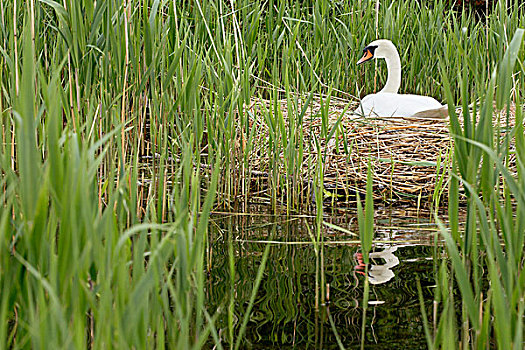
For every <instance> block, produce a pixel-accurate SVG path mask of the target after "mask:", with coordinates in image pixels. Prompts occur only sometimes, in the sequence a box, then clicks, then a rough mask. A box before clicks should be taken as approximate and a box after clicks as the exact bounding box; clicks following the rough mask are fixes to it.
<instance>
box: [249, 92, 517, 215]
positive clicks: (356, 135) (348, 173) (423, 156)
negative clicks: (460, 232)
mask: <svg viewBox="0 0 525 350" xmlns="http://www.w3.org/2000/svg"><path fill="white" fill-rule="evenodd" d="M298 101H299V103H298V104H297V105H295V106H290V105H289V103H288V102H287V101H286V100H280V101H277V103H276V102H275V101H274V102H270V101H267V100H262V99H254V100H252V102H251V104H250V105H249V106H247V108H246V111H247V112H248V113H246V114H247V115H248V117H249V118H250V125H251V127H252V130H255V134H256V136H254V137H255V139H254V140H253V141H252V142H251V145H250V147H252V149H251V152H250V153H249V161H248V163H249V164H250V166H251V169H252V181H251V184H252V186H251V187H252V188H251V190H252V192H253V191H255V192H258V193H260V192H264V191H265V190H267V188H268V187H269V186H271V187H273V188H274V189H275V188H276V187H277V188H278V189H279V188H280V190H281V192H285V195H288V196H294V197H295V198H294V202H298V201H299V202H305V201H306V202H311V201H312V200H313V198H312V193H313V192H312V188H313V187H314V186H313V185H314V183H315V181H316V180H319V179H322V181H323V184H324V190H325V191H324V199H325V201H326V200H330V199H331V200H337V201H341V200H343V201H354V200H355V197H356V195H360V196H362V195H363V194H364V193H365V191H366V179H367V171H368V167H369V165H370V170H371V172H372V176H373V195H374V199H375V201H376V203H377V202H382V203H384V204H392V203H406V204H410V205H414V204H417V205H420V204H421V205H422V206H425V204H428V205H430V204H432V203H434V204H438V203H439V201H441V203H444V202H445V201H446V195H445V194H446V193H447V187H448V186H447V181H448V177H449V169H450V164H451V158H452V150H453V141H452V139H451V137H450V132H449V120H448V118H447V119H421V118H369V117H367V118H364V117H360V116H356V115H354V114H352V111H353V110H354V109H355V108H356V107H357V104H356V103H352V102H348V101H343V100H333V99H332V100H331V101H330V102H329V103H326V102H324V101H322V100H321V99H314V100H312V101H311V102H310V103H309V104H308V107H307V108H305V109H303V106H302V105H301V103H303V104H304V100H303V101H302V102H301V100H298ZM304 110H306V112H305V113H303V112H304ZM301 114H304V115H303V116H301ZM269 115H270V116H271V118H269V117H268V116H269ZM281 117H282V118H281ZM501 117H502V114H501V113H500V114H497V115H495V116H494V125H498V123H499V120H500V118H501ZM510 119H511V120H510V124H511V125H510V126H513V125H514V118H513V113H512V118H510ZM503 120H505V119H503ZM279 121H281V122H280V123H279ZM503 124H504V122H503ZM270 129H272V130H270ZM272 132H273V137H272V138H273V140H270V138H271V136H270V134H271V133H272ZM502 132H504V130H502ZM301 137H302V141H301V140H299V138H301ZM294 138H295V141H294ZM272 145H273V146H272ZM269 147H272V152H269V151H268V148H269ZM275 147H279V148H278V149H280V150H281V152H280V154H279V155H278V156H276V155H274V153H275V152H274V151H273V149H275ZM511 147H513V146H512V145H511ZM319 157H321V158H319ZM276 158H280V159H276ZM320 168H322V176H320V174H321V172H320ZM283 175H284V176H283ZM276 179H280V180H276ZM285 188H286V189H285ZM290 188H292V190H290Z"/></svg>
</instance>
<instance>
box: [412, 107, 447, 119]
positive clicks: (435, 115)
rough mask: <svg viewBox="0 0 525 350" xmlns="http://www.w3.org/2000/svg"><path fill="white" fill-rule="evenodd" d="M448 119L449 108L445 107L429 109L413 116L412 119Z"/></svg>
mask: <svg viewBox="0 0 525 350" xmlns="http://www.w3.org/2000/svg"><path fill="white" fill-rule="evenodd" d="M446 117H448V107H447V106H443V107H439V108H435V109H427V110H425V111H421V112H417V113H416V114H413V115H412V116H411V118H422V119H445V118H446Z"/></svg>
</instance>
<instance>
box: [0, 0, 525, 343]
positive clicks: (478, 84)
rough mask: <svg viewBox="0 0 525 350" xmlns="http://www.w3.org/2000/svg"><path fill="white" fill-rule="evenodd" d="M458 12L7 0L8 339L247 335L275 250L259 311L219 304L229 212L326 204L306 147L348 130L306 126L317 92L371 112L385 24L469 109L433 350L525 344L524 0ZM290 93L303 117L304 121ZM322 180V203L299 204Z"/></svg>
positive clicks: (407, 68)
mask: <svg viewBox="0 0 525 350" xmlns="http://www.w3.org/2000/svg"><path fill="white" fill-rule="evenodd" d="M450 6H451V5H449V4H448V2H446V1H439V0H436V1H393V2H391V1H380V0H377V1H328V0H317V1H315V0H310V1H301V2H297V1H290V0H285V1H274V0H267V1H248V0H239V1H221V0H218V1H202V0H194V1H179V0H169V1H160V0H143V1H135V0H122V1H121V0H97V1H92V0H87V1H75V0H63V1H54V0H39V1H38V0H26V1H22V0H7V1H1V2H0V67H2V68H1V69H0V121H1V130H0V188H1V193H0V207H1V211H0V235H1V237H0V288H1V297H0V348H16V349H17V348H44V349H59V348H97V349H100V348H139V349H144V348H154V347H158V348H163V347H169V348H180V349H183V348H190V347H195V348H200V347H202V346H204V345H205V344H208V345H209V344H210V343H211V344H215V345H216V346H217V347H218V348H222V346H223V345H224V344H228V345H227V346H230V347H235V348H239V347H241V346H242V345H243V344H244V343H243V342H244V338H243V335H244V334H245V329H246V324H247V320H248V317H249V315H250V310H251V305H253V300H254V298H255V295H256V293H257V290H258V286H259V283H260V281H261V278H262V271H263V270H264V267H265V261H266V260H265V259H266V258H267V256H268V249H269V248H268V249H266V251H265V253H264V254H263V255H262V258H261V259H262V263H261V264H260V269H259V273H258V274H257V276H255V281H254V283H253V292H252V293H253V294H252V297H251V299H250V304H249V307H247V309H246V310H247V312H246V314H245V315H244V316H243V318H242V319H237V318H236V317H234V316H235V312H234V311H235V307H236V305H235V302H234V298H235V291H233V290H232V293H231V295H230V299H229V300H225V301H224V304H223V306H222V307H219V308H218V309H214V310H209V309H207V303H206V294H205V287H204V281H205V278H206V275H205V263H204V260H205V255H206V249H207V248H206V247H207V245H208V243H209V240H210V239H212V237H209V236H208V229H207V228H208V217H209V215H210V211H211V210H212V209H213V208H214V207H221V208H226V209H232V208H241V209H242V208H243V205H246V204H247V203H248V202H249V200H250V199H251V198H253V197H258V198H260V197H264V199H265V200H266V201H267V202H268V203H269V204H271V205H273V207H274V208H277V205H283V206H284V208H285V211H286V212H287V213H290V212H293V211H297V210H300V209H301V208H303V209H304V208H306V207H308V206H310V204H311V202H312V201H315V203H316V204H317V205H316V208H317V210H318V213H319V216H321V214H320V213H321V212H322V210H323V209H322V208H323V205H322V202H323V197H322V193H323V192H322V191H323V189H322V186H323V182H322V179H323V164H322V161H320V160H318V163H315V162H312V163H311V166H310V167H309V168H311V169H312V173H311V174H310V175H308V176H311V179H310V180H311V181H306V182H305V181H304V176H305V174H303V173H301V172H300V171H297V167H298V165H299V164H303V163H304V162H309V161H310V162H311V160H310V159H309V158H306V157H305V155H304V153H303V151H302V150H304V149H305V145H306V143H311V144H313V145H319V142H318V141H319V139H320V138H324V139H325V140H327V142H328V141H329V140H330V139H331V138H332V137H335V136H334V135H336V133H335V131H334V130H333V129H332V130H330V128H329V127H328V126H327V125H326V112H321V113H320V114H319V115H317V116H313V117H314V118H319V119H320V122H321V123H322V125H323V127H322V128H321V130H322V131H321V133H322V134H321V135H305V134H304V132H303V117H304V116H305V112H306V109H307V108H308V107H309V104H310V103H311V101H312V99H313V98H314V97H315V98H317V99H321V100H322V101H326V103H329V101H330V99H331V98H338V99H342V100H344V101H346V102H347V103H353V102H356V101H357V98H358V97H359V96H360V95H363V94H364V93H365V92H366V93H369V92H371V91H373V90H375V89H376V87H378V86H381V84H380V82H381V81H384V79H385V74H386V70H385V69H381V66H379V67H378V69H377V70H372V69H370V70H366V71H362V70H361V71H358V68H357V67H355V66H354V64H353V63H354V62H356V61H357V60H358V58H359V56H360V55H361V50H362V48H363V47H364V46H365V44H366V43H368V42H370V41H371V40H372V39H375V38H377V37H385V38H389V39H391V40H392V41H394V42H396V44H397V45H398V47H400V48H402V49H401V50H400V54H401V60H402V62H406V63H405V65H404V66H403V69H404V77H405V78H404V81H403V85H402V87H401V89H402V91H404V92H408V93H421V94H424V95H430V96H433V97H435V98H437V99H438V100H440V101H445V100H446V102H448V104H449V109H450V116H451V125H452V127H451V134H452V136H453V138H454V144H455V151H454V157H453V159H452V160H451V164H450V166H451V167H452V169H453V172H452V174H451V177H450V181H449V182H445V181H444V182H443V184H442V186H449V188H450V203H449V209H450V215H449V216H450V228H449V229H445V228H443V229H442V234H443V237H444V239H445V242H446V246H447V254H448V256H449V257H450V258H451V260H450V261H451V264H448V263H447V262H443V263H442V264H439V265H438V266H436V280H437V282H438V286H439V287H438V289H437V291H436V303H437V305H438V306H437V307H436V312H435V314H434V317H433V319H432V322H434V324H433V329H432V322H430V321H429V323H427V328H426V330H427V337H428V344H429V347H452V348H453V347H455V346H457V344H458V342H463V343H464V348H467V347H475V348H480V349H481V348H485V347H487V346H489V344H492V342H495V343H496V344H497V345H498V347H500V348H502V349H510V348H512V347H514V348H516V349H518V348H522V344H523V338H522V335H523V307H524V302H523V298H524V294H523V293H524V287H523V286H524V279H525V277H524V274H523V271H522V270H523V232H524V225H525V224H524V220H525V213H524V212H523V211H524V208H525V206H524V203H523V201H524V199H525V197H524V190H523V189H524V188H525V184H524V183H523V181H524V177H523V166H524V163H523V160H524V159H523V157H524V154H525V153H524V152H523V151H524V150H523V147H524V143H523V142H524V140H523V126H522V124H523V119H522V109H521V106H522V105H523V99H522V96H523V86H524V74H523V72H524V66H523V58H524V52H523V48H522V47H521V48H520V43H521V41H522V36H523V32H521V31H517V29H518V28H520V27H521V28H523V27H524V21H525V15H524V5H523V4H522V3H521V1H518V0H516V1H512V0H508V1H499V2H497V3H494V4H493V5H491V6H493V8H492V9H491V11H490V13H488V14H486V16H485V17H484V18H481V19H480V18H479V17H475V16H474V14H473V13H472V12H470V10H468V8H464V9H460V10H457V9H456V10H452V8H451V7H450ZM514 33H516V34H515V36H514V39H512V38H513V35H514ZM498 62H499V63H498ZM383 68H384V67H383ZM422 77H424V78H422ZM253 98H260V99H265V100H267V101H270V104H269V105H270V108H268V109H266V110H264V112H263V118H262V121H261V122H262V123H264V130H268V133H267V134H265V135H261V134H260V133H261V130H263V128H261V127H260V125H258V124H257V123H253V122H252V121H251V120H252V119H251V118H250V116H249V115H248V113H247V111H246V108H245V107H246V106H247V105H249V104H250V102H251V101H252V99H253ZM279 100H285V101H286V104H287V106H288V109H289V110H292V111H294V113H290V114H289V115H288V120H286V121H285V120H284V118H283V113H282V111H281V107H280V106H281V105H280V104H279V103H277V102H278V101H279ZM493 101H496V110H495V109H494V108H493ZM456 105H461V106H462V107H463V112H462V113H464V117H463V125H460V122H459V119H458V118H456V114H455V106H456ZM511 109H512V110H513V111H514V110H515V115H516V117H515V118H516V123H515V125H516V126H515V127H513V128H511V129H510V130H509V131H508V138H504V139H497V140H494V139H493V138H492V135H493V131H494V130H493V129H492V124H490V123H489V122H488V120H489V119H490V120H492V119H491V116H492V115H493V113H498V112H499V111H501V110H503V111H505V110H506V111H507V114H502V116H503V115H509V114H510V113H509V112H510V110H511ZM469 113H471V114H469ZM472 115H473V116H475V115H479V120H478V119H476V118H475V117H471V116H472ZM323 123H324V124H323ZM489 124H490V125H489ZM505 125H506V124H505V119H504V118H503V119H502V120H501V123H500V126H501V127H502V128H503V127H505ZM497 134H498V135H500V133H497ZM511 139H512V140H514V141H512V142H511ZM511 145H515V148H513V146H511ZM254 149H259V150H260V149H263V150H265V152H264V154H260V157H267V158H268V159H269V160H270V163H269V164H270V166H269V167H268V169H266V173H267V179H268V183H269V185H268V187H267V189H266V190H265V191H264V193H252V192H251V183H252V180H253V179H252V177H253V176H254V175H253V174H254V173H253V172H252V164H250V162H249V161H248V160H249V159H251V158H250V155H251V154H252V152H253V150H254ZM318 149H319V152H320V153H322V149H320V148H318ZM318 159H321V158H318ZM510 160H515V164H516V166H517V168H516V169H517V172H516V173H512V172H510V170H509V169H510V168H509V164H510V163H509V161H510ZM480 162H481V166H480V165H479V164H480ZM369 181H370V182H372V181H373V176H372V175H369ZM305 183H306V185H305ZM303 186H310V187H311V188H308V189H307V190H306V192H307V193H313V195H312V196H310V197H308V196H306V197H300V196H296V195H295V194H296V193H299V192H301V191H304V189H303ZM464 195H466V197H467V203H468V204H467V206H466V210H467V214H468V215H467V222H466V228H465V232H460V231H459V228H458V227H459V224H458V222H459V219H458V217H457V215H456V214H457V212H458V208H459V207H460V206H461V205H462V204H461V203H460V200H463V198H464V197H463V196H464ZM367 197H368V198H371V197H370V196H367ZM371 203H372V200H371V199H369V200H365V209H364V211H360V222H362V224H363V226H362V227H363V229H362V230H363V232H366V233H367V234H368V236H366V237H363V242H366V244H370V242H371V234H372V233H373V232H372V231H373V227H372V226H371V225H372V222H371V218H372V211H373V208H372V207H371ZM320 223H321V219H319V221H318V224H319V226H318V227H321V225H320ZM317 234H318V235H320V234H321V232H320V229H319V231H318V232H317ZM314 241H315V242H316V244H317V243H319V242H322V237H321V236H318V238H316V239H314ZM268 247H269V246H268ZM320 251H321V252H322V248H321V250H320ZM230 254H234V251H233V249H231V251H230ZM320 256H321V257H322V255H320ZM230 261H233V259H231V260H230ZM231 265H232V266H230V268H231V272H232V276H234V275H235V266H233V264H231ZM321 265H322V264H321ZM232 278H234V277H232ZM320 278H322V275H321V277H320ZM486 281H490V283H489V285H490V287H488V288H487V283H486ZM456 284H457V285H458V286H459V288H460V291H461V294H456V295H454V294H452V293H450V292H449V291H450V290H452V289H453V285H456ZM233 285H234V284H233V282H232V286H233ZM232 288H233V287H232ZM458 304H459V305H460V306H461V307H460V308H459V309H457V308H456V305H458ZM423 311H424V310H423ZM221 314H226V315H228V322H227V324H216V322H215V321H216V319H217V317H218V315H221ZM425 314H426V313H423V315H425ZM458 318H459V319H461V324H460V325H458V323H457V319H458ZM334 328H335V327H334ZM339 345H340V346H343V344H339ZM508 346H510V347H508Z"/></svg>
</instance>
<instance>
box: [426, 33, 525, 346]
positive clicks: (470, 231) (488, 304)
mask: <svg viewBox="0 0 525 350" xmlns="http://www.w3.org/2000/svg"><path fill="white" fill-rule="evenodd" d="M524 33H525V31H524V30H523V29H518V30H517V31H516V33H515V34H514V36H513V37H512V40H510V41H509V42H508V47H507V50H506V51H505V54H504V55H503V57H502V59H501V61H500V63H499V65H498V67H497V68H496V69H494V70H493V73H492V74H491V77H490V80H489V81H488V83H487V85H486V91H484V92H482V93H480V94H479V95H477V98H476V100H478V101H481V103H480V107H479V117H478V118H476V115H477V114H476V112H477V111H478V109H477V108H476V106H477V103H476V102H474V104H473V106H474V108H473V111H472V112H471V111H469V110H468V106H469V103H468V101H463V112H462V113H463V117H464V123H463V125H461V124H460V122H459V119H458V116H457V115H456V113H455V111H454V109H453V108H452V107H451V106H452V105H453V103H452V102H453V101H454V100H453V97H452V93H451V86H450V83H449V81H448V79H447V78H446V76H445V74H444V75H443V78H444V83H445V92H446V94H447V96H448V99H449V113H450V118H451V134H452V136H453V137H454V142H455V147H454V151H455V152H454V157H453V164H454V167H453V171H452V178H451V182H450V192H449V212H450V214H451V215H450V216H449V220H450V230H448V229H446V228H445V227H444V226H443V224H441V221H440V220H439V219H438V218H437V217H436V219H437V220H438V223H439V224H440V227H441V234H442V236H443V238H444V239H445V244H446V248H447V252H448V255H449V257H450V259H451V266H450V267H447V266H446V265H445V264H442V265H441V268H440V273H441V271H442V270H444V271H445V272H444V277H440V278H438V280H439V282H440V283H439V288H438V289H437V291H436V300H435V302H436V303H440V304H441V305H442V311H441V314H440V315H439V319H438V321H439V325H438V326H437V328H436V329H435V330H434V331H435V332H434V334H433V338H432V337H430V336H429V335H428V333H430V332H429V331H428V328H429V327H428V324H427V325H426V326H425V327H426V329H427V340H428V341H429V347H449V346H454V344H457V343H461V344H462V345H461V346H462V347H463V348H480V349H481V348H486V347H488V346H490V345H491V344H493V345H496V346H497V347H498V348H501V349H519V348H522V347H523V312H524V307H525V303H524V296H525V274H524V273H523V259H524V256H523V251H524V248H525V245H524V238H523V232H524V229H525V226H524V224H525V223H524V221H523V217H524V214H525V212H524V211H523V209H524V208H525V207H524V205H525V192H524V190H523V189H524V188H525V187H524V185H525V183H524V178H523V169H524V163H523V160H524V158H523V153H521V152H522V151H523V143H524V141H525V136H524V134H523V115H522V113H523V111H522V106H523V98H522V97H521V93H520V91H521V84H522V82H521V79H516V78H515V76H514V71H515V68H516V67H517V66H518V67H519V70H520V74H523V73H525V71H524V69H523V65H517V61H518V55H519V52H520V47H522V42H523V37H524ZM520 66H521V67H520ZM469 68H470V66H469V67H464V69H463V70H462V71H459V72H458V81H459V84H460V91H461V94H462V95H463V96H467V95H468V94H469V92H468V91H466V90H468V89H470V87H469V86H468V85H467V84H465V80H464V79H465V76H467V75H468V74H469V73H468V69H469ZM443 69H445V68H444V67H443ZM513 80H514V81H513ZM474 96H476V95H474ZM513 104H515V106H516V109H515V126H513V127H511V126H510V124H509V120H508V118H506V116H508V115H509V112H510V108H511V106H512V105H513ZM494 107H495V109H494ZM502 112H505V114H504V113H502ZM471 113H472V114H471ZM495 113H497V114H498V115H499V116H501V120H500V123H499V126H497V127H493V115H494V114H495ZM511 141H513V142H514V144H515V148H513V147H511ZM512 158H514V159H515V162H514V163H515V165H514V169H515V172H513V170H512V169H513V168H512V163H511V159H512ZM460 186H461V187H462V188H463V189H464V193H465V195H466V197H467V207H466V214H467V218H466V222H465V229H464V231H463V232H460V231H459V229H458V226H459V219H458V215H457V210H458V208H459V201H460V195H459V188H460ZM452 276H454V278H453V277H452ZM483 281H486V283H483ZM453 285H457V287H458V288H459V291H460V293H461V294H460V295H461V299H460V301H459V303H460V305H461V309H459V310H457V309H455V308H454V307H452V306H451V305H453V304H454V297H453V294H452V293H451V290H452V286H453ZM457 317H460V319H461V321H462V324H461V327H459V330H458V329H457V328H458V326H457V325H456V320H457ZM457 331H459V333H458V332H457ZM431 338H432V339H431ZM447 344H448V345H447Z"/></svg>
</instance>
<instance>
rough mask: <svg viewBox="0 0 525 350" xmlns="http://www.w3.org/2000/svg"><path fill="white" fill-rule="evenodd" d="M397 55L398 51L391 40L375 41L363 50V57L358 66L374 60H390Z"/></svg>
mask: <svg viewBox="0 0 525 350" xmlns="http://www.w3.org/2000/svg"><path fill="white" fill-rule="evenodd" d="M395 54H397V49H396V47H395V46H394V44H393V43H392V42H391V41H390V40H386V39H380V40H374V41H372V42H371V43H370V44H368V46H367V47H365V48H364V49H363V57H361V59H360V60H359V61H357V64H361V63H364V62H366V61H370V60H371V59H372V58H390V57H392V56H393V55H395Z"/></svg>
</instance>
